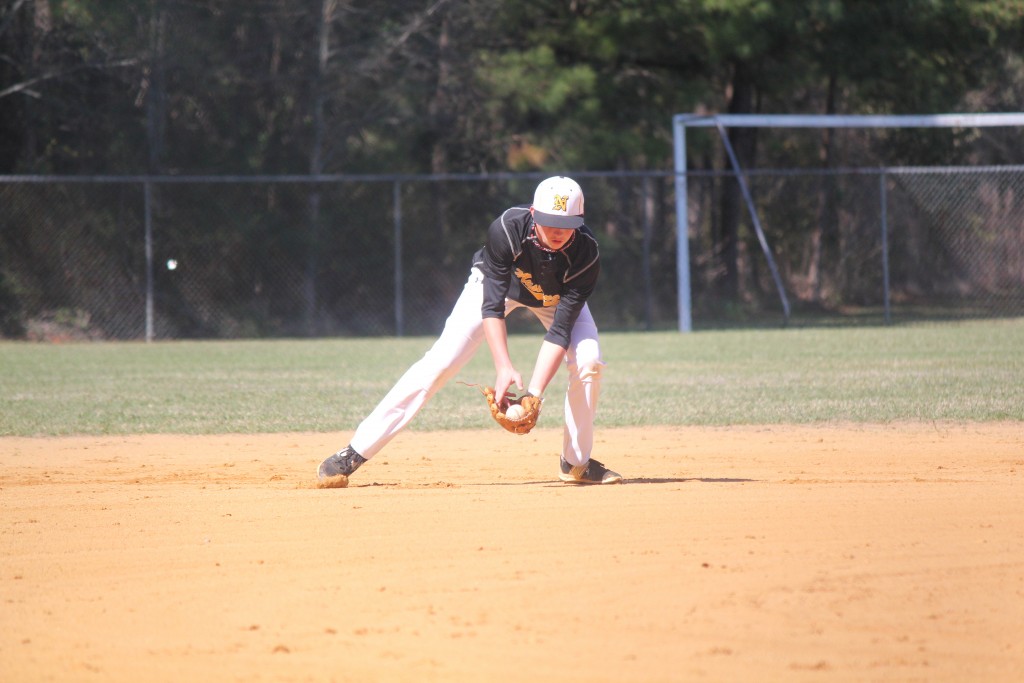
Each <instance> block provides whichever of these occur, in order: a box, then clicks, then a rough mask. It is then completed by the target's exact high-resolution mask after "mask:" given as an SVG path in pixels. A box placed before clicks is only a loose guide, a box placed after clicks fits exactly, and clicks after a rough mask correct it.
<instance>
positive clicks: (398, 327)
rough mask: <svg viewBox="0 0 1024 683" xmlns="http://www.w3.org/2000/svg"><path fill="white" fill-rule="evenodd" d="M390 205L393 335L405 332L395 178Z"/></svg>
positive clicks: (399, 201)
mask: <svg viewBox="0 0 1024 683" xmlns="http://www.w3.org/2000/svg"><path fill="white" fill-rule="evenodd" d="M391 206H392V212H393V214H394V221H395V232H394V239H395V336H398V337H401V336H403V334H404V332H405V316H404V312H403V308H404V304H403V302H402V181H401V180H396V181H395V182H394V185H392V188H391Z"/></svg>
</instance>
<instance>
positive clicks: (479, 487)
mask: <svg viewBox="0 0 1024 683" xmlns="http://www.w3.org/2000/svg"><path fill="white" fill-rule="evenodd" d="M599 436H600V437H601V440H600V443H599V446H598V454H597V457H598V458H599V459H602V460H604V461H605V462H607V463H608V464H609V465H611V466H613V467H614V469H617V470H619V471H621V472H622V473H623V474H624V475H625V476H626V477H627V483H626V484H624V485H622V486H606V487H574V486H568V485H564V484H560V483H558V482H557V479H556V476H555V469H556V466H557V455H554V453H555V451H554V448H555V447H556V445H557V444H560V439H561V435H560V433H559V432H557V431H553V430H540V431H537V432H535V433H533V434H531V435H529V436H525V437H515V436H512V435H507V434H505V433H504V432H501V431H500V430H497V428H495V430H493V431H487V432H444V433H422V432H419V433H417V432H405V433H403V434H402V435H401V436H400V437H399V438H398V439H397V440H396V441H395V442H393V444H392V445H391V446H390V447H389V449H387V450H386V451H385V452H384V453H382V454H381V455H380V456H378V458H377V459H375V460H373V461H371V462H370V463H368V464H367V465H366V466H364V468H363V469H362V470H360V472H359V473H358V474H357V475H356V477H355V478H354V479H353V481H352V484H351V486H350V487H349V488H347V489H317V488H315V485H314V484H315V483H314V480H313V473H314V471H315V469H316V465H317V463H318V462H319V461H320V459H321V458H322V457H324V456H325V455H327V454H329V453H330V452H331V451H333V450H335V449H336V448H338V447H340V446H342V445H344V440H345V438H346V437H347V435H338V434H335V435H324V434H286V435H267V436H236V435H228V436H215V437H180V436H175V437H170V436H145V437H116V438H61V439H22V438H6V439H0V549H2V553H0V599H2V606H0V607H2V608H0V680H2V681H10V682H12V683H15V682H26V681H51V680H52V681H105V682H109V681H115V682H116V681H133V682H136V681H175V682H180V681H187V680H211V681H235V680H237V681H360V682H366V681H409V682H413V681H416V682H419V681H473V682H480V681H488V682H492V681H493V682H499V683H500V682H504V681H524V682H525V681H530V682H532V683H536V682H538V681H552V682H555V681H558V682H567V681H586V682H599V681H643V682H645V683H646V682H656V681H929V682H935V681H987V682H991V681H1021V680H1024V637H1022V634H1024V426H1022V425H1021V424H1016V423H1015V424H995V425H991V424H986V425H933V424H915V425H896V426H891V425H890V426H846V427H798V428H793V427H758V428H754V427H749V428H727V429H726V428H722V429H707V428H701V429H689V428H686V429H682V428H680V429H651V428H645V429H635V430H634V429H619V430H605V431H603V432H601V433H600V434H599Z"/></svg>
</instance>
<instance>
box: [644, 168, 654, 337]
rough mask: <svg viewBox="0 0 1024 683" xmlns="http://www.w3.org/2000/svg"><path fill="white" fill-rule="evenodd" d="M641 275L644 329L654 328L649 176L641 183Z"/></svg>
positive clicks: (651, 202)
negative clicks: (642, 275)
mask: <svg viewBox="0 0 1024 683" xmlns="http://www.w3.org/2000/svg"><path fill="white" fill-rule="evenodd" d="M642 211H643V229H644V237H643V255H642V259H643V262H642V263H643V273H644V327H645V329H647V330H651V329H653V327H654V285H653V284H652V279H653V275H652V274H651V239H652V234H651V233H652V232H653V225H652V224H653V218H652V216H653V214H654V197H653V195H652V193H651V176H644V182H643V209H642Z"/></svg>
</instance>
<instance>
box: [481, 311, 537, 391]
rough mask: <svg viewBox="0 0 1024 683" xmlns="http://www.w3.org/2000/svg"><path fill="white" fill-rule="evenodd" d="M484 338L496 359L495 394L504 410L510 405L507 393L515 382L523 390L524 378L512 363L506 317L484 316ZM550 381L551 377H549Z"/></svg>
mask: <svg viewBox="0 0 1024 683" xmlns="http://www.w3.org/2000/svg"><path fill="white" fill-rule="evenodd" d="M484 338H486V339H487V346H488V347H490V349H491V358H492V359H493V360H494V396H495V399H496V400H497V401H498V406H499V407H500V408H501V409H502V410H504V409H505V408H506V407H507V406H508V401H507V399H506V398H505V394H506V393H508V390H509V387H510V386H511V385H512V384H513V383H514V384H515V385H516V388H517V389H519V390H520V391H522V389H523V378H522V376H521V375H520V374H519V371H518V370H516V369H515V367H514V366H513V365H512V357H511V356H510V355H509V352H508V328H507V327H506V326H505V319H504V318H484ZM548 381H551V378H550V377H548Z"/></svg>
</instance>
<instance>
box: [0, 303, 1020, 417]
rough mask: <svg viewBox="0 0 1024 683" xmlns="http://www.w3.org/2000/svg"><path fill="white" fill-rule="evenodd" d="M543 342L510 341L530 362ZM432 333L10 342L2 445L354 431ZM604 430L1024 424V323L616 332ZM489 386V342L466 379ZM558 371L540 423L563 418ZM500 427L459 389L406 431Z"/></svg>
mask: <svg viewBox="0 0 1024 683" xmlns="http://www.w3.org/2000/svg"><path fill="white" fill-rule="evenodd" d="M539 339H540V337H539V334H537V335H514V336H513V337H512V339H511V348H512V354H513V358H514V359H515V361H516V363H517V365H518V367H519V369H520V370H521V371H522V372H523V373H528V372H529V371H530V370H531V369H532V367H533V357H534V354H535V352H536V348H537V344H538V343H539ZM432 342H433V339H428V338H424V337H417V338H407V339H338V340H310V341H304V340H278V341H230V342H224V341H219V342H162V343H155V344H142V343H96V344H89V343H82V344H55V345H45V344H30V343H18V342H3V343H0V435H20V436H34V435H68V434H141V433H188V434H214V433H228V432H242V433H258V432H285V431H348V430H351V429H353V428H354V427H355V426H356V424H357V423H358V421H359V420H360V419H361V418H362V417H363V415H365V414H366V413H367V412H368V411H369V410H371V409H372V408H373V406H374V405H375V404H376V402H377V400H379V399H380V398H381V397H382V396H383V395H384V393H386V392H387V390H388V389H389V388H390V387H391V385H392V383H393V382H394V381H395V380H396V379H397V378H398V376H399V375H400V374H401V373H402V372H404V371H405V369H406V368H407V367H408V366H409V365H410V364H411V363H412V362H414V361H415V360H416V359H417V358H419V357H420V356H421V355H422V353H423V352H424V351H425V350H426V349H427V348H428V347H429V346H430V344H431V343H432ZM602 346H603V350H604V355H605V360H606V361H607V363H608V365H607V368H606V369H605V381H604V384H603V390H602V403H601V410H600V421H601V424H603V425H608V426H622V425H730V424H781V423H814V422H830V421H844V422H846V421H850V422H892V421H900V420H942V421H994V420H1012V421H1024V320H1011V321H985V322H967V323H950V324H942V325H921V326H901V327H889V328H885V327H877V328H856V329H849V328H847V329H789V330H728V331H707V332H696V333H693V334H678V333H676V332H655V333H645V334H640V333H609V334H605V335H603V337H602ZM459 379H462V380H464V381H467V382H476V383H488V384H489V383H490V382H492V381H493V370H492V367H491V361H490V354H489V353H488V351H487V349H486V347H485V346H484V347H481V349H480V352H479V353H478V354H477V356H476V358H475V359H474V360H473V361H472V362H471V363H470V364H469V365H468V366H467V367H466V368H464V369H463V371H462V372H461V373H460V375H459ZM564 389H565V376H564V373H560V374H559V376H558V377H557V379H556V380H555V382H554V383H553V384H552V386H551V387H550V388H549V390H548V396H549V398H550V400H549V402H548V404H547V406H546V409H545V416H544V418H543V419H542V425H548V426H555V425H557V424H559V423H560V420H561V411H562V406H561V399H560V397H561V394H562V392H563V391H564ZM488 424H489V418H488V417H487V416H486V415H485V411H484V409H483V401H482V399H481V397H480V395H479V393H478V392H477V390H476V389H472V388H470V387H466V386H463V385H461V384H457V383H455V382H452V383H450V384H449V385H448V386H447V387H445V388H444V389H443V390H442V391H441V392H439V393H438V395H437V396H436V397H435V399H434V401H432V402H431V403H430V404H429V405H428V406H427V407H426V408H425V409H424V410H423V412H422V413H421V414H420V416H419V417H418V418H417V419H416V420H415V421H414V422H413V423H412V426H411V428H413V429H422V428H426V427H427V426H428V425H429V426H432V427H434V426H436V427H441V428H475V427H482V426H486V425H488Z"/></svg>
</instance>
